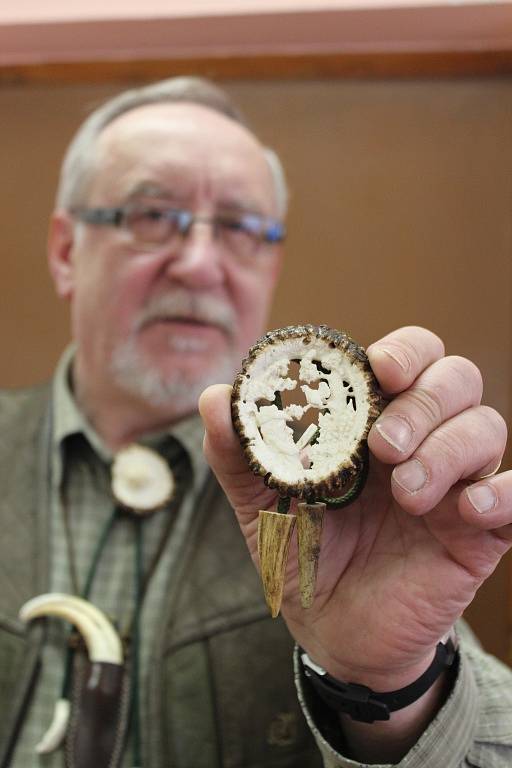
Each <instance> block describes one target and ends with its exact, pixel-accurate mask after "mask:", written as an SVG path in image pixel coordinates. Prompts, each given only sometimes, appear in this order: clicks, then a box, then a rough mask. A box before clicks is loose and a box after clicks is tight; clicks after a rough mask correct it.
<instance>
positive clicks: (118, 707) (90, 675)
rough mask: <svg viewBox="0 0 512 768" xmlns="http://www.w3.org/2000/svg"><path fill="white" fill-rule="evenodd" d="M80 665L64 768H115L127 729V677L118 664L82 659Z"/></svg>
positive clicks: (72, 698)
mask: <svg viewBox="0 0 512 768" xmlns="http://www.w3.org/2000/svg"><path fill="white" fill-rule="evenodd" d="M77 666H78V665H77ZM79 666H80V667H81V669H80V670H78V669H76V668H75V674H74V676H73V693H72V697H71V703H72V715H71V722H70V726H69V729H68V733H67V737H66V768H92V766H94V768H117V766H119V764H120V761H121V756H122V753H123V747H124V741H125V737H126V731H127V727H128V715H129V699H130V696H129V674H128V672H127V670H126V668H125V667H124V666H122V665H120V664H108V663H106V662H93V663H91V662H90V661H88V660H84V659H81V660H80V664H79Z"/></svg>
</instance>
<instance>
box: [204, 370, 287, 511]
mask: <svg viewBox="0 0 512 768" xmlns="http://www.w3.org/2000/svg"><path fill="white" fill-rule="evenodd" d="M231 390H232V387H231V386H229V385H228V384H214V385H213V386H211V387H208V388H207V389H205V391H204V392H203V393H202V395H201V397H200V398H199V413H200V414H201V418H202V419H203V423H204V427H205V437H204V455H205V457H206V461H207V462H208V464H209V465H210V467H211V468H212V470H213V472H214V473H215V475H216V477H217V480H218V481H219V483H220V485H221V486H222V488H223V490H224V492H225V493H226V496H227V497H228V499H229V501H230V503H231V505H232V506H233V507H234V508H235V510H236V512H237V514H238V516H239V518H242V517H243V518H244V519H243V522H244V523H247V522H248V519H247V518H249V519H252V518H255V517H257V515H258V511H259V510H260V509H268V508H269V507H270V506H271V505H272V503H273V502H274V501H275V498H276V493H275V491H272V490H270V489H269V488H267V487H266V486H265V484H264V482H263V480H262V478H261V477H257V476H255V475H254V474H253V473H252V472H251V470H250V469H249V467H248V464H247V460H246V459H245V456H244V454H243V451H242V447H241V445H240V441H239V439H238V436H237V434H236V432H235V430H234V428H233V422H232V420H231ZM240 522H242V520H240Z"/></svg>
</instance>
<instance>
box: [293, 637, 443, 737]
mask: <svg viewBox="0 0 512 768" xmlns="http://www.w3.org/2000/svg"><path fill="white" fill-rule="evenodd" d="M299 655H300V659H301V662H302V669H303V671H304V674H305V676H306V678H307V679H308V680H309V682H310V683H311V686H312V687H313V688H314V690H315V691H316V693H317V694H318V696H320V698H321V699H322V700H323V701H324V702H325V704H327V706H328V707H330V708H331V709H334V710H336V711H338V712H343V713H345V714H347V715H350V717H351V718H352V719H353V720H357V721H358V722H361V723H373V722H375V721H376V720H389V718H390V713H391V712H395V711H396V710H398V709H403V708H404V707H408V706H409V704H412V703H413V702H414V701H417V699H419V698H420V697H421V696H423V694H424V693H426V692H427V691H428V689H429V688H430V687H431V686H432V685H433V684H434V682H435V681H436V680H437V678H438V677H439V676H440V675H441V673H442V672H444V671H445V670H446V669H449V668H450V667H453V666H454V662H455V661H456V660H458V652H457V641H456V638H455V634H454V633H451V634H450V635H449V636H448V637H445V638H443V639H442V640H441V642H439V643H438V644H437V647H436V653H435V656H434V659H433V661H432V663H431V664H430V666H429V667H428V669H427V670H425V672H424V673H423V674H422V675H420V677H418V679H417V680H415V681H414V682H413V683H410V684H409V685H406V686H405V687H404V688H400V689H399V690H397V691H390V692H388V693H377V692H376V691H372V689H371V688H368V687H367V686H366V685H359V684H358V683H346V682H344V681H343V680H337V679H336V678H335V677H332V676H331V675H329V674H328V673H327V672H326V671H325V669H323V668H322V667H320V666H319V665H318V664H315V662H314V661H312V660H311V659H310V658H309V656H308V654H307V653H306V652H305V651H303V650H302V649H300V648H299Z"/></svg>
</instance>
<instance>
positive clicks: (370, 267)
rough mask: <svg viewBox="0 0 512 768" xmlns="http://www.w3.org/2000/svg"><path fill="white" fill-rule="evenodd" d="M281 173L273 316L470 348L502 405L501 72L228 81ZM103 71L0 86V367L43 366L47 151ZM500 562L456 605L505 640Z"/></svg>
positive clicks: (7, 380) (506, 347) (97, 92)
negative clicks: (405, 332) (285, 219)
mask: <svg viewBox="0 0 512 768" xmlns="http://www.w3.org/2000/svg"><path fill="white" fill-rule="evenodd" d="M229 89H230V90H231V91H232V93H233V94H234V95H235V96H236V97H237V98H238V100H239V102H240V103H241V104H242V106H243V107H244V108H245V111H246V113H247V114H248V115H249V116H250V118H251V119H252V121H253V123H254V125H255V127H256V129H257V130H258V131H259V132H260V134H261V135H262V137H263V138H264V139H265V140H266V141H267V142H268V143H270V144H271V145H272V146H274V147H275V148H277V149H278V151H279V152H280V153H281V155H282V157H283V159H284V161H285V164H286V166H287V168H288V171H289V179H290V183H291V188H292V207H291V213H290V220H289V229H290V237H289V244H288V257H287V262H286V266H285V271H284V275H283V280H282V283H281V286H280V289H279V292H278V296H277V299H276V303H275V306H274V310H273V313H272V317H271V320H270V323H269V325H270V326H276V325H283V324H288V323H294V322H304V321H312V322H325V323H328V324H330V325H334V326H336V327H339V328H344V329H346V330H348V331H349V332H350V333H351V334H352V335H353V336H354V337H355V338H356V339H358V340H359V341H360V342H361V343H363V344H367V343H369V342H370V341H371V340H372V339H375V338H376V337H378V336H380V335H382V334H384V333H386V332H387V331H389V330H390V329H392V328H393V327H395V326H397V325H402V324H421V325H426V326H429V327H431V328H432V329H433V330H435V331H436V332H438V333H440V334H441V335H442V336H443V338H444V339H445V341H446V345H447V349H448V351H449V352H450V353H458V354H463V355H467V356H470V357H471V358H472V359H474V360H475V361H476V362H477V363H478V364H479V365H480V367H481V368H482V370H483V372H484V374H485V377H486V382H487V385H486V391H485V397H486V400H487V401H488V402H491V403H493V404H496V405H497V406H498V407H499V409H500V410H501V411H502V412H503V413H504V415H505V416H506V417H507V419H509V417H510V415H511V413H510V397H509V393H510V384H511V376H512V359H511V351H510V346H511V345H510V321H511V307H510V295H511V290H510V282H511V280H510V278H511V254H512V228H511V220H512V194H511V193H512V173H511V168H512V141H511V137H512V80H510V79H501V80H500V79H487V80H486V79H480V80H469V79H468V80H462V79H461V80H453V81H450V80H445V81H438V82H435V81H429V80H419V81H413V80H403V81H399V80H397V81H378V82H372V81H353V82H352V81H334V80H333V81H321V82H320V81H319V82H315V81H296V82H293V81H292V82H276V81H274V82H266V83H258V82H251V83H248V82H236V83H232V84H230V85H229ZM117 90H118V88H117V87H116V86H115V85H112V86H108V87H107V86H101V87H99V86H85V85H80V86H60V87H54V88H49V87H36V86H32V87H28V86H26V87H19V88H17V87H14V86H11V87H3V88H0V115H1V120H0V142H1V144H0V146H1V158H2V182H3V183H2V185H1V189H0V203H1V208H0V210H1V221H2V238H1V248H2V254H1V255H2V258H1V260H0V280H1V286H2V291H1V297H2V298H1V300H0V321H1V322H0V329H1V330H0V336H1V339H0V343H1V348H2V350H3V360H4V366H3V370H2V373H1V376H0V382H1V383H2V384H3V385H4V386H16V385H20V384H26V383H29V382H31V381H35V380H40V379H42V378H44V377H46V376H47V375H49V373H50V372H51V369H52V366H53V364H54V362H55V360H56V358H57V356H58V353H59V350H60V349H61V347H62V345H63V344H64V343H65V341H66V339H67V338H68V331H67V312H66V309H65V308H64V307H61V306H59V305H58V303H57V302H56V300H54V298H53V294H52V289H51V286H50V283H49V279H48V277H47V275H46V268H45V255H44V250H45V249H44V241H45V231H46V219H47V216H48V213H49V211H50V209H51V203H52V195H53V191H54V187H55V182H56V172H57V170H56V169H57V164H58V161H59V158H60V156H61V153H62V150H63V147H64V145H65V143H66V141H67V139H68V138H69V136H70V134H71V132H72V131H73V129H74V128H75V127H76V126H77V125H78V123H79V121H80V119H81V117H82V115H83V113H84V105H87V104H94V103H95V102H97V101H98V100H99V99H101V98H103V97H104V96H106V95H108V94H110V93H112V92H114V91H117ZM507 588H508V584H507V574H506V569H505V568H504V567H502V568H501V569H500V571H499V572H498V574H497V575H496V576H495V578H494V579H493V581H492V582H491V583H490V584H489V585H488V586H486V587H485V588H484V589H483V590H482V592H481V595H480V597H479V598H478V599H477V602H476V604H475V606H474V608H472V609H471V611H470V617H471V619H472V621H473V623H474V624H475V626H476V627H477V629H478V631H479V634H480V635H481V637H482V638H483V640H484V642H485V643H486V645H487V646H488V647H489V648H490V649H491V650H493V651H494V652H497V653H499V654H500V655H501V656H505V654H506V652H507V642H508V641H507V607H506V600H507Z"/></svg>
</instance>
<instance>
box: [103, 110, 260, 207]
mask: <svg viewBox="0 0 512 768" xmlns="http://www.w3.org/2000/svg"><path fill="white" fill-rule="evenodd" d="M143 112H144V115H143V114H142V113H143ZM142 117H144V118H150V119H144V120H143V119H141V118H142ZM199 121H205V125H206V127H205V128H203V126H202V125H200V124H199ZM141 146H142V147H148V152H147V154H146V153H144V152H141ZM98 154H99V156H100V162H99V168H100V171H99V173H97V174H96V179H95V181H98V186H99V187H100V188H101V187H105V185H106V186H107V188H108V190H109V191H110V192H111V194H112V193H114V194H117V195H119V194H121V195H123V196H125V197H126V196H128V195H131V194H133V190H134V188H135V187H136V186H138V185H139V184H141V183H151V184H154V185H156V186H161V187H162V188H163V190H165V191H168V192H170V194H171V196H174V197H175V198H177V199H186V198H190V199H191V200H192V199H193V198H194V197H196V198H197V197H200V196H203V197H204V198H205V199H207V200H208V199H213V198H214V196H215V195H217V196H218V201H219V202H220V204H221V205H224V206H228V207H229V206H231V207H237V208H242V209H252V210H255V211H261V212H269V211H268V208H269V205H270V206H271V207H272V208H274V206H275V194H274V185H273V182H272V177H271V174H270V170H269V168H268V163H267V161H266V159H265V156H264V153H263V147H262V145H261V144H260V142H259V141H258V140H257V139H256V137H255V136H254V135H253V134H252V133H250V132H249V131H248V130H247V129H246V128H245V127H243V126H241V125H239V124H237V123H235V122H233V121H232V120H230V119H229V118H227V117H225V116H223V115H220V114H217V113H215V112H213V111H212V110H211V109H208V108H206V107H202V106H200V105H193V104H155V105H151V106H147V105H146V106H144V107H140V108H137V109H135V110H132V111H131V112H128V113H125V114H124V115H121V116H120V117H119V118H117V119H116V120H114V121H113V122H112V123H110V124H109V125H108V126H107V127H106V128H105V129H104V131H103V132H102V134H100V136H99V138H98ZM246 167H248V168H250V169H251V171H252V172H251V173H245V168H246ZM262 182H263V183H262ZM93 185H94V181H93ZM94 186H96V185H94Z"/></svg>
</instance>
